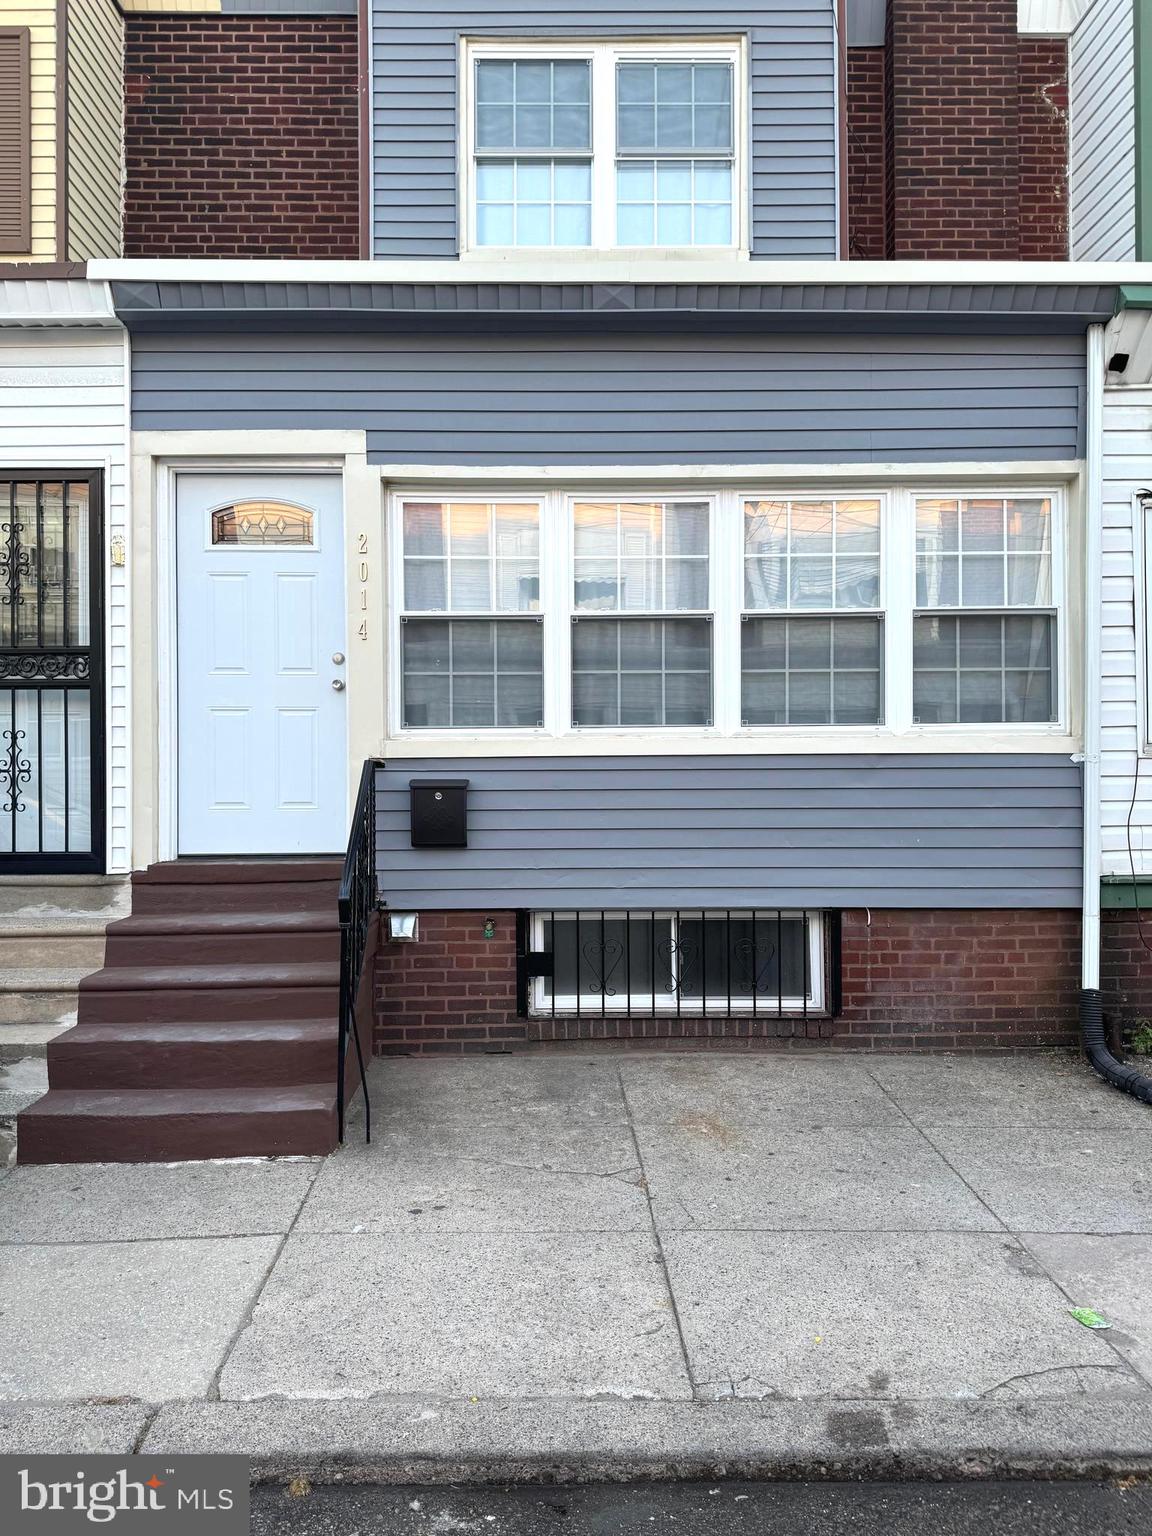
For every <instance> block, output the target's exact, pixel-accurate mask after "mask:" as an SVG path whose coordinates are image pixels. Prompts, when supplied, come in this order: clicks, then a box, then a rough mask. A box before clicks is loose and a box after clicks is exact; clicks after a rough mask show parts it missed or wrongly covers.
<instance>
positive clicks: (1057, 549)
mask: <svg viewBox="0 0 1152 1536" xmlns="http://www.w3.org/2000/svg"><path fill="white" fill-rule="evenodd" d="M997 497H1000V498H1003V499H1004V500H1020V501H1025V500H1029V499H1034V498H1040V497H1042V498H1044V499H1045V500H1047V501H1050V502H1051V504H1052V601H1051V603H1048V604H1045V605H1043V606H1040V605H1038V604H1029V603H1017V604H1012V603H1003V604H1000V605H998V606H990V607H983V608H965V607H961V606H960V605H958V604H957V605H954V606H952V607H948V608H938V607H925V608H919V607H918V606H917V604H916V503H917V501H919V500H934V501H954V500H955V501H965V500H969V501H970V500H978V499H982V498H988V499H995V498H997ZM904 499H905V503H906V505H905V511H904V516H905V520H906V540H907V544H908V550H909V552H908V557H907V559H906V560H905V562H904V569H903V571H902V574H903V576H904V577H905V579H906V586H907V589H908V591H907V597H908V602H909V615H908V621H907V623H906V624H904V625H903V626H902V627H903V629H904V632H905V633H906V635H907V643H906V645H905V646H904V648H903V649H904V655H903V657H902V659H900V660H899V661H898V665H900V666H901V667H902V669H905V668H906V671H907V677H906V678H902V679H901V682H902V690H901V695H900V724H899V726H898V729H899V730H900V731H901V733H902V734H908V735H931V736H944V737H949V736H957V735H959V736H966V735H970V734H974V735H977V736H978V735H981V734H983V733H986V732H989V731H994V732H995V731H998V732H1001V733H1003V732H1005V731H1012V732H1017V731H1019V732H1020V733H1021V734H1023V735H1032V736H1035V735H1052V734H1054V733H1060V734H1063V733H1064V732H1065V731H1066V730H1067V729H1068V723H1069V720H1068V715H1069V697H1070V695H1069V689H1068V667H1069V660H1070V651H1069V643H1068V627H1069V623H1068V620H1069V605H1068V593H1067V552H1066V538H1067V507H1066V502H1065V497H1064V493H1063V491H1062V489H1061V488H1060V487H1058V486H1048V487H1045V486H1039V485H1033V486H1019V485H1017V486H1008V487H1005V486H1003V485H998V484H988V485H978V486H975V487H974V486H971V485H969V486H967V487H966V488H964V489H962V490H957V489H955V488H952V487H937V486H931V487H928V488H925V487H923V486H911V487H909V488H908V489H907V491H906V492H905V497H904ZM921 613H924V614H934V613H938V614H944V615H947V616H948V617H950V618H952V617H961V618H962V617H964V616H965V615H967V616H970V617H973V618H978V617H980V616H981V615H989V614H992V615H1011V614H1021V615H1024V614H1029V613H1031V614H1048V615H1051V616H1052V617H1053V618H1054V620H1055V625H1056V637H1055V644H1054V645H1053V647H1052V660H1053V665H1054V667H1055V669H1056V678H1055V688H1054V689H1053V702H1054V704H1055V714H1056V718H1055V720H1020V721H1013V720H985V721H971V720H958V721H953V722H952V723H950V724H938V723H935V722H933V723H931V724H925V725H921V724H919V723H918V722H917V721H916V720H915V719H914V718H913V712H912V711H913V705H912V698H913V688H914V676H913V673H914V670H915V669H914V667H913V657H912V646H913V629H912V621H913V620H914V619H915V618H916V616H917V615H918V614H921Z"/></svg>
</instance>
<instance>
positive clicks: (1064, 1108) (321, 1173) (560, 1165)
mask: <svg viewBox="0 0 1152 1536" xmlns="http://www.w3.org/2000/svg"><path fill="white" fill-rule="evenodd" d="M373 1106H374V1112H375V1128H376V1139H375V1140H374V1142H373V1144H372V1146H371V1147H365V1146H364V1145H363V1144H362V1142H361V1140H360V1128H359V1127H358V1126H357V1125H356V1124H353V1126H352V1128H351V1131H350V1139H349V1144H348V1145H347V1146H346V1147H345V1148H344V1149H343V1150H342V1151H341V1152H340V1153H338V1154H336V1155H335V1156H333V1157H331V1158H329V1159H327V1160H326V1161H323V1162H316V1161H309V1160H301V1161H286V1162H279V1163H225V1164H210V1165H204V1164H199V1165H197V1164H182V1165H176V1166H170V1167H155V1166H151V1167H131V1166H117V1165H79V1166H64V1167H53V1168H27V1169H15V1170H12V1171H10V1172H9V1173H8V1175H7V1176H6V1177H5V1178H4V1179H3V1181H0V1399H4V1400H6V1401H5V1402H4V1405H3V1406H2V1407H0V1450H18V1449H19V1450H32V1449H44V1450H51V1449H77V1448H80V1447H81V1446H85V1447H88V1448H92V1449H113V1450H124V1449H128V1448H130V1447H131V1446H133V1445H136V1446H141V1447H144V1448H147V1449H155V1450H168V1451H173V1452H175V1451H192V1450H209V1449H221V1450H223V1449H227V1450H231V1451H235V1452H241V1453H243V1452H247V1453H248V1454H250V1455H252V1456H253V1457H254V1458H255V1460H256V1462H257V1464H258V1466H259V1467H261V1468H263V1469H264V1470H265V1471H267V1472H269V1473H272V1472H276V1471H282V1470H294V1469H295V1470H299V1469H307V1470H310V1471H311V1472H312V1473H313V1475H320V1476H327V1475H333V1476H334V1475H348V1476H357V1475H361V1476H374V1477H387V1478H390V1479H393V1480H401V1481H402V1480H404V1478H406V1477H407V1478H412V1477H413V1476H415V1477H416V1478H417V1479H418V1480H424V1481H427V1480H429V1479H431V1478H435V1477H438V1476H439V1477H444V1478H450V1477H459V1476H471V1477H476V1476H492V1477H517V1476H609V1477H615V1476H619V1477H629V1476H645V1475H664V1474H665V1473H667V1472H669V1471H672V1472H676V1473H678V1474H680V1475H692V1474H693V1473H695V1474H698V1475H703V1476H708V1475H715V1474H716V1473H717V1471H719V1470H720V1469H727V1470H729V1471H734V1470H737V1471H741V1472H744V1473H748V1474H755V1473H761V1474H769V1473H770V1474H773V1475H779V1474H780V1473H782V1472H787V1473H789V1474H790V1475H797V1474H803V1473H815V1472H819V1471H821V1470H833V1471H837V1470H839V1471H843V1470H846V1469H848V1470H853V1471H863V1472H871V1473H873V1474H874V1475H892V1474H894V1473H899V1472H908V1471H910V1470H911V1471H920V1472H925V1471H927V1472H931V1473H934V1474H936V1475H969V1474H970V1473H971V1472H973V1471H987V1472H996V1471H999V1472H1003V1471H1009V1472H1011V1471H1021V1470H1024V1471H1027V1470H1049V1471H1062V1472H1091V1471H1100V1470H1109V1469H1112V1470H1120V1471H1125V1470H1143V1469H1147V1468H1148V1467H1152V1294H1149V1282H1148V1276H1149V1275H1150V1274H1152V1171H1150V1153H1152V1112H1150V1111H1149V1110H1148V1109H1147V1108H1145V1107H1144V1106H1141V1105H1140V1104H1138V1103H1136V1102H1135V1101H1133V1100H1130V1099H1127V1098H1125V1097H1123V1096H1121V1095H1120V1094H1118V1093H1116V1092H1115V1091H1114V1090H1111V1089H1109V1088H1107V1087H1105V1086H1104V1085H1103V1084H1101V1083H1099V1082H1097V1081H1096V1080H1095V1079H1094V1078H1093V1077H1092V1076H1091V1074H1090V1073H1089V1072H1088V1070H1087V1068H1086V1067H1085V1066H1083V1065H1082V1064H1081V1063H1080V1062H1079V1061H1076V1060H1073V1059H1071V1058H1069V1057H1065V1056H1058V1055H1043V1056H1040V1055H1037V1056H1027V1057H1012V1058H996V1059H991V1058H964V1057H918V1056H917V1057H911V1056H892V1057H875V1056H868V1057H865V1056H859V1055H857V1056H852V1055H837V1056H831V1055H829V1054H788V1055H782V1054H781V1055H756V1056H752V1055H740V1056H735V1055H728V1056H725V1055H708V1056H705V1055H702V1054H684V1055H670V1056H665V1055H661V1056H641V1055H630V1056H627V1057H608V1056H603V1055H602V1056H508V1057H474V1058H466V1059H464V1060H454V1061H436V1060H431V1061H420V1060H415V1061H410V1060H396V1061H388V1062H385V1063H379V1064H377V1066H376V1068H375V1069H374V1073H373ZM1073 1304H1083V1305H1088V1306H1092V1307H1095V1308H1096V1309H1098V1310H1099V1311H1101V1312H1102V1313H1104V1314H1105V1315H1106V1316H1107V1317H1108V1318H1109V1319H1110V1320H1111V1321H1112V1323H1113V1325H1114V1326H1113V1327H1112V1329H1111V1330H1109V1331H1107V1332H1092V1331H1089V1330H1087V1329H1085V1328H1083V1327H1082V1326H1081V1325H1080V1324H1079V1323H1077V1322H1075V1321H1074V1320H1073V1319H1072V1318H1071V1317H1070V1316H1069V1314H1068V1308H1069V1306H1071V1305H1073Z"/></svg>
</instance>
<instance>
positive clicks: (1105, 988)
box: [1100, 912, 1152, 1038]
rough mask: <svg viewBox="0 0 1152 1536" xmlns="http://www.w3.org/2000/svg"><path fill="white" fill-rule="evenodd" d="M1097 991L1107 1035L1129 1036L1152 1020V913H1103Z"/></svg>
mask: <svg viewBox="0 0 1152 1536" xmlns="http://www.w3.org/2000/svg"><path fill="white" fill-rule="evenodd" d="M1100 929H1101V932H1100V991H1101V993H1102V995H1103V998H1104V1017H1105V1020H1106V1022H1107V1023H1108V1025H1109V1027H1110V1033H1111V1034H1112V1035H1113V1037H1114V1038H1115V1036H1116V1035H1117V1034H1121V1035H1126V1034H1130V1033H1131V1032H1132V1031H1133V1030H1134V1029H1137V1028H1139V1027H1140V1025H1142V1024H1143V1023H1145V1022H1147V1021H1149V1020H1152V912H1141V913H1140V917H1139V920H1137V916H1136V913H1135V912H1104V913H1102V914H1101V920H1100Z"/></svg>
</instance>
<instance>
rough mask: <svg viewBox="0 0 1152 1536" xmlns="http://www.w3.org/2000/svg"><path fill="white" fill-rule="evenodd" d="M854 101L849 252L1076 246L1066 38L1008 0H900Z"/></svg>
mask: <svg viewBox="0 0 1152 1536" xmlns="http://www.w3.org/2000/svg"><path fill="white" fill-rule="evenodd" d="M846 110H847V117H848V174H847V178H846V195H847V198H848V228H849V247H848V254H849V256H850V258H852V259H853V260H858V261H859V260H875V259H882V258H883V257H884V256H888V257H889V258H892V259H913V260H915V259H918V258H920V259H924V260H932V259H939V260H959V259H970V260H980V259H994V258H999V259H1003V260H1020V261H1061V260H1064V259H1065V258H1066V255H1067V246H1068V50H1067V46H1066V44H1065V43H1064V42H1063V41H1060V40H1055V39H1049V38H1034V37H1019V36H1017V33H1016V7H1015V4H1014V3H1011V0H957V3H955V4H952V5H947V6H945V5H940V4H939V3H938V0H892V3H891V6H890V9H889V15H888V36H887V41H886V44H885V46H884V47H883V48H850V49H849V50H848V85H847V104H846Z"/></svg>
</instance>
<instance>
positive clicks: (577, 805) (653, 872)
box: [377, 743, 1081, 911]
mask: <svg viewBox="0 0 1152 1536" xmlns="http://www.w3.org/2000/svg"><path fill="white" fill-rule="evenodd" d="M589 746H590V751H594V747H593V745H592V744H591V743H590V744H589ZM444 774H447V775H449V776H451V777H454V778H455V777H464V778H467V779H468V780H469V785H470V787H469V846H468V847H467V848H466V849H427V848H412V847H411V845H410V829H409V808H408V807H409V799H408V794H409V791H408V786H409V781H410V780H411V779H413V778H427V777H436V776H439V775H444ZM1080 805H1081V800H1080V775H1079V770H1078V768H1077V767H1076V766H1075V765H1074V764H1073V763H1072V762H1071V761H1070V760H1069V759H1068V758H1067V757H1059V756H1045V755H1040V754H1031V755H1026V756H1025V755H1021V756H959V755H947V756H944V755H941V756H931V757H927V756H924V757H921V756H905V757H892V756H866V755H859V756H854V755H852V756H850V755H844V756H838V755H837V756H826V757H781V756H767V755H766V756H764V757H719V756H717V757H701V756H682V757H681V756H676V757H667V756H659V757H654V756H647V757H645V756H634V757H624V758H620V757H610V758H605V757H596V756H593V755H589V756H588V757H586V758H570V757H565V758H552V759H549V758H541V757H538V756H524V757H514V758H460V759H445V758H437V759H433V760H410V761H400V760H397V761H394V762H391V763H389V764H387V765H386V766H385V767H383V768H381V770H380V772H379V774H378V777H377V834H378V848H379V868H378V879H379V884H380V889H381V894H382V896H383V898H384V900H385V901H386V902H387V904H388V905H389V906H390V907H391V908H393V909H394V910H403V909H409V910H417V911H418V910H420V909H421V908H428V909H433V908H441V909H454V910H471V909H477V908H488V907H493V908H504V909H508V908H520V909H525V908H527V909H537V910H540V909H544V910H551V909H561V908H565V909H566V908H572V907H592V908H603V907H612V906H616V907H624V908H630V909H633V910H635V909H638V908H644V907H649V908H650V907H659V906H665V907H668V906H671V907H685V906H696V907H699V906H703V907H719V908H732V907H748V906H753V905H757V906H764V907H778V906H807V907H833V908H835V907H862V906H874V907H935V908H938V907H1033V908H1038V907H1077V906H1079V904H1080V817H1081V810H1080Z"/></svg>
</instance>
